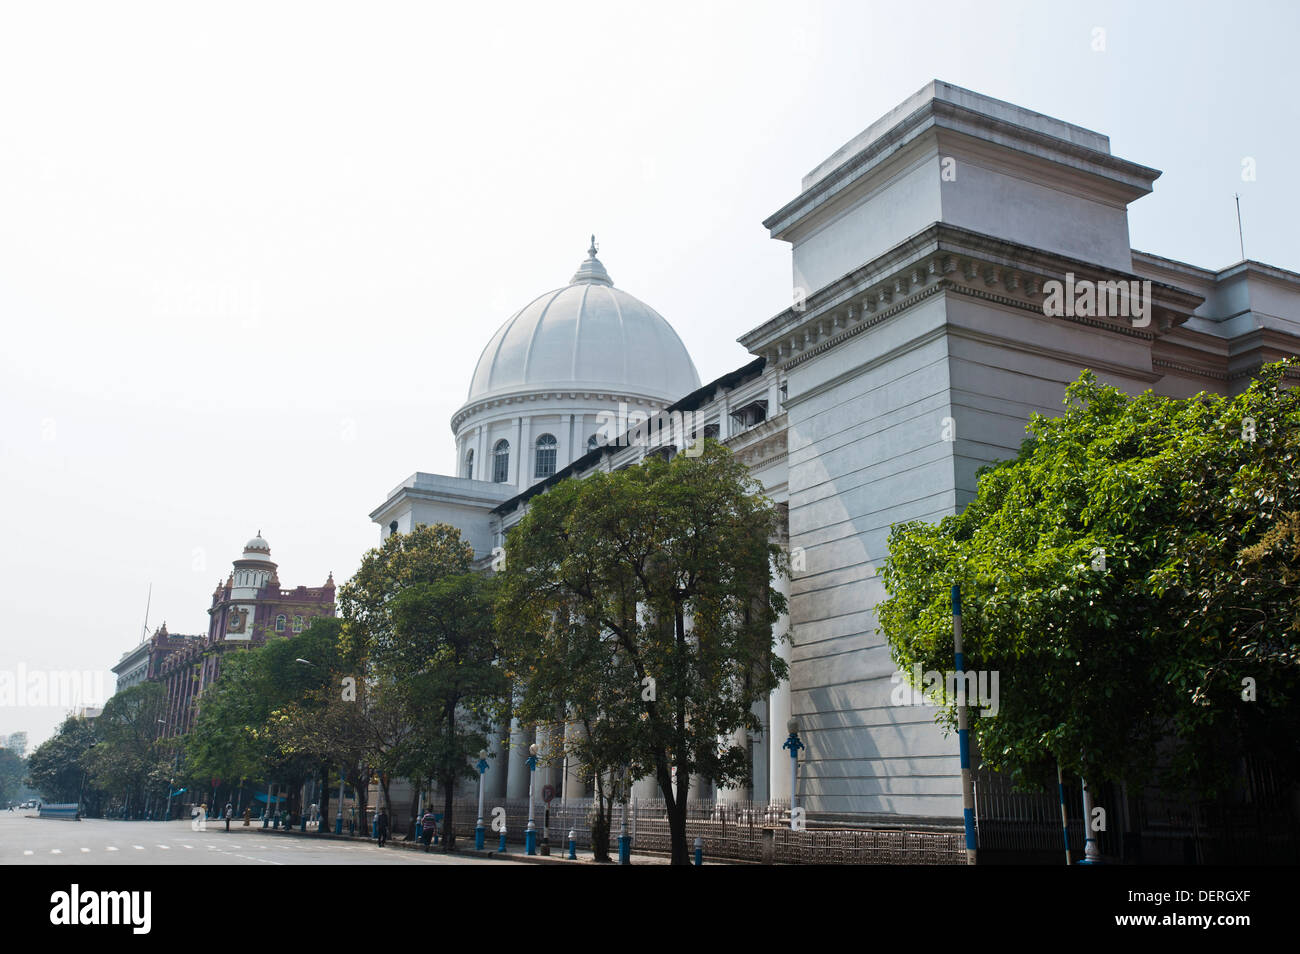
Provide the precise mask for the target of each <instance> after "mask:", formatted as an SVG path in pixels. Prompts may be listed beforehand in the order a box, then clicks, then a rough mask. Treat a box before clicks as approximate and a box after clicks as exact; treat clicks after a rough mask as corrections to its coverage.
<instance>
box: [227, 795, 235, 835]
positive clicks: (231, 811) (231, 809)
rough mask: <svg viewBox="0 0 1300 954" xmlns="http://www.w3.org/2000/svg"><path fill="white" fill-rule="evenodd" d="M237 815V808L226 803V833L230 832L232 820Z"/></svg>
mask: <svg viewBox="0 0 1300 954" xmlns="http://www.w3.org/2000/svg"><path fill="white" fill-rule="evenodd" d="M234 814H235V806H233V805H231V804H230V802H226V831H230V818H231V816H232V815H234Z"/></svg>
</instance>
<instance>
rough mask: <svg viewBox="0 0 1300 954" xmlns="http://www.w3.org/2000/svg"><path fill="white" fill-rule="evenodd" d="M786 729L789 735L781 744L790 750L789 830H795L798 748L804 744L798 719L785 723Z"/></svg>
mask: <svg viewBox="0 0 1300 954" xmlns="http://www.w3.org/2000/svg"><path fill="white" fill-rule="evenodd" d="M785 728H786V731H788V732H789V733H790V737H789V738H788V739H786V740H785V744H784V745H782V746H781V748H783V749H789V750H790V830H791V831H796V830H797V829H796V827H795V785H796V781H797V779H798V778H799V750H800V749H802V748H804V747H805V746H804V744H803V743H802V742H801V741H799V720H798V719H791V720H790V721H789V722H787V723H786V724H785Z"/></svg>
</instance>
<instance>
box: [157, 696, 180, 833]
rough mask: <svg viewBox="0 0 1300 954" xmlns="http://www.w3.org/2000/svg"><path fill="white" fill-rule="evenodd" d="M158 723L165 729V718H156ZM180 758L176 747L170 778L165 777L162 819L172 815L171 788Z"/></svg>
mask: <svg viewBox="0 0 1300 954" xmlns="http://www.w3.org/2000/svg"><path fill="white" fill-rule="evenodd" d="M158 724H159V725H161V726H163V727H164V728H163V731H164V732H165V731H167V730H166V725H167V720H166V719H159V720H158ZM180 760H181V753H180V749H177V750H176V761H175V762H173V763H172V774H171V778H169V779H167V813H166V814H165V815H163V821H168V820H169V819H170V818H171V817H172V789H174V788H175V787H176V768H177V766H178V765H180Z"/></svg>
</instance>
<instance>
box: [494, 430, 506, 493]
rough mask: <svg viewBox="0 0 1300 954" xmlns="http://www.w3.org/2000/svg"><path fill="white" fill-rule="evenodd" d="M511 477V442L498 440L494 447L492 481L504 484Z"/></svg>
mask: <svg viewBox="0 0 1300 954" xmlns="http://www.w3.org/2000/svg"><path fill="white" fill-rule="evenodd" d="M509 479H510V442H509V441H506V440H500V441H497V442H496V444H495V445H494V446H493V448H492V482H493V483H495V484H504V483H505V482H506V481H508V480H509Z"/></svg>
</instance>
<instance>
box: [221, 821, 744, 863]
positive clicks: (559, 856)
mask: <svg viewBox="0 0 1300 954" xmlns="http://www.w3.org/2000/svg"><path fill="white" fill-rule="evenodd" d="M209 824H211V823H209ZM218 825H219V827H220V828H221V830H223V831H224V829H225V821H224V820H222V821H220V822H219V823H218ZM230 830H231V832H235V831H252V832H258V833H260V834H263V835H266V836H269V837H274V836H282V837H297V838H314V839H329V840H331V841H363V842H368V843H370V844H374V841H375V839H373V838H366V837H364V836H362V835H336V834H334V833H333V832H323V833H322V832H316V831H312V830H311V829H310V828H308V830H307V831H305V832H303V831H299V830H298V829H296V828H294V829H291V830H289V831H285V830H284V829H279V830H277V829H273V828H262V827H261V826H260V824H257V823H254V824H253V825H250V826H249V827H248V828H247V829H245V828H244V826H243V824H242V821H241V823H239V824H234V823H232V824H231V826H230ZM465 841H466V840H465V839H464V838H462V839H461V841H460V844H459V845H458V846H457V847H456V849H455V850H454V851H453V852H452V854H457V855H465V856H466V857H477V858H495V859H496V860H497V861H518V862H521V863H524V864H536V865H594V864H597V862H596V861H595V860H594V859H593V858H592V856H591V850H590V849H586V850H579V851H578V857H577V858H575V859H573V860H570V859H569V857H568V846H567V845H565V846H564V847H563V849H561V847H560V846H559V845H558V844H555V843H552V844H551V854H550V855H549V856H545V855H526V854H524V846H523V845H520V844H510V845H509V848H508V850H507V851H505V852H504V853H503V852H499V851H496V850H495V849H491V850H489V849H484V850H483V851H478V850H476V849H474V848H466V847H464V845H465ZM472 843H473V841H472V838H471V839H470V844H472ZM489 843H492V839H489ZM384 848H385V849H389V848H396V849H398V850H401V851H423V850H424V845H423V844H421V843H419V842H416V841H403V840H402V839H401V838H400V837H399V838H396V839H389V840H388V842H387V843H386V844H385V845H384ZM429 850H430V851H431V852H437V851H441V850H442V849H441V846H438V845H435V846H431V847H430V849H429ZM610 858H611V862H610V863H611V864H613V865H617V864H618V849H617V847H616V846H615V847H612V848H611V850H610ZM669 860H670V859H669V858H668V856H667V855H651V854H642V853H640V852H636V851H633V852H632V856H631V863H632V864H634V865H667V864H668V863H669ZM704 863H705V864H745V862H740V861H733V860H731V859H728V858H713V859H710V858H709V857H707V856H705V859H704ZM602 866H603V863H602Z"/></svg>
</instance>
